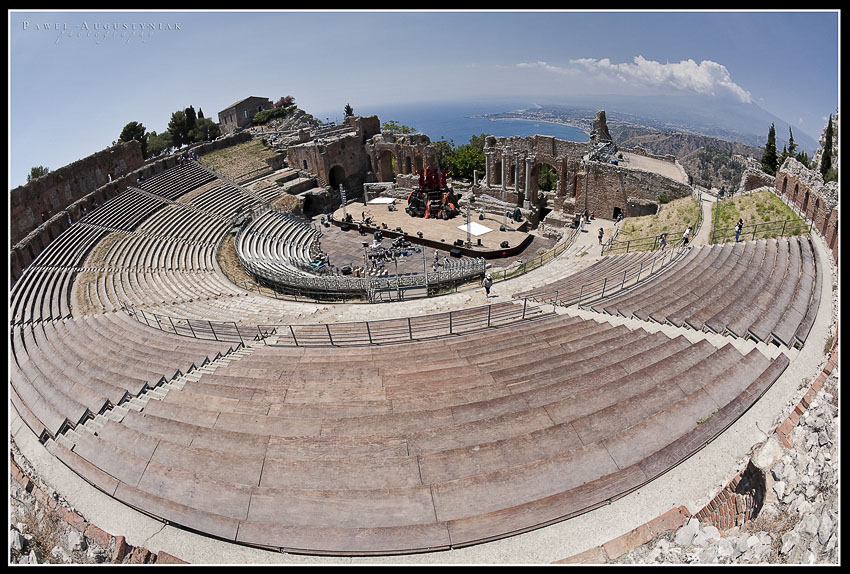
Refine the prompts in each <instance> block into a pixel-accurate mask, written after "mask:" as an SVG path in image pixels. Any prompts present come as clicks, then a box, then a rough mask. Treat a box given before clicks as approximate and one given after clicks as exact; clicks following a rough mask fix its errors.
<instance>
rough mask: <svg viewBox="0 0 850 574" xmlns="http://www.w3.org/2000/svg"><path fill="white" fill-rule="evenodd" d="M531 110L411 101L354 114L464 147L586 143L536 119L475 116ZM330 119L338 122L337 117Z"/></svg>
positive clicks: (576, 133)
mask: <svg viewBox="0 0 850 574" xmlns="http://www.w3.org/2000/svg"><path fill="white" fill-rule="evenodd" d="M532 107H533V104H528V103H525V104H521V103H516V102H482V101H458V102H413V103H404V104H383V105H370V106H362V107H361V108H354V113H355V114H357V115H359V116H371V115H377V116H378V119H380V120H381V124H383V123H385V122H389V121H395V122H396V123H398V124H399V125H406V126H409V127H412V128H415V131H416V133H422V134H425V135H427V136H428V137H429V138H430V139H431V141H432V142H433V141H439V140H441V139H445V140H446V141H452V142H454V145H455V146H459V145H463V144H467V143H469V139H470V138H471V137H473V136H477V135H481V134H487V135H492V136H497V137H511V136H519V137H529V136H533V135H535V134H540V135H548V136H554V137H556V138H558V139H562V140H567V141H574V142H586V141H588V139H589V137H588V134H586V133H585V132H584V131H582V130H580V129H578V128H575V127H573V126H567V125H563V124H555V123H551V122H542V121H535V120H521V119H490V118H482V117H475V116H481V115H484V114H498V113H502V112H510V111H515V110H518V109H529V108H532ZM337 115H338V114H337ZM317 117H320V118H321V117H322V116H321V115H319V116H317ZM331 119H337V121H338V120H339V119H340V118H331Z"/></svg>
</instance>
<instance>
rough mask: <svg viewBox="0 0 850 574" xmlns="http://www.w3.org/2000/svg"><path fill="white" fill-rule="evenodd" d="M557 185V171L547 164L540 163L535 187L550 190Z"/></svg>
mask: <svg viewBox="0 0 850 574" xmlns="http://www.w3.org/2000/svg"><path fill="white" fill-rule="evenodd" d="M557 185H558V173H557V172H556V171H555V168H554V167H552V166H551V165H548V164H545V163H543V164H540V169H539V170H538V174H537V188H538V189H540V191H552V190H553V189H555V188H556V187H557Z"/></svg>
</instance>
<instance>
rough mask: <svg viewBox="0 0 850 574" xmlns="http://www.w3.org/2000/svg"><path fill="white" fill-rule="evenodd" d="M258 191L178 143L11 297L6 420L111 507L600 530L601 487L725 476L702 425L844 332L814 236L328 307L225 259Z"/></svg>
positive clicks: (411, 529) (377, 548) (265, 543)
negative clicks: (165, 161)
mask: <svg viewBox="0 0 850 574" xmlns="http://www.w3.org/2000/svg"><path fill="white" fill-rule="evenodd" d="M265 203H267V198H265V197H263V196H262V195H259V194H255V193H252V192H249V191H247V190H246V189H245V188H244V187H241V186H239V185H237V184H235V183H233V182H230V181H228V180H226V179H225V178H223V177H221V176H219V175H218V174H216V173H215V172H212V171H210V170H209V169H207V168H205V167H203V166H202V165H201V164H200V163H198V162H196V161H191V160H190V161H186V162H183V163H181V164H180V165H177V166H175V167H172V168H170V169H167V170H165V171H163V172H162V173H160V174H157V175H156V176H155V177H151V178H149V179H147V180H145V181H142V182H139V183H138V184H137V185H133V186H130V187H128V188H127V189H126V190H125V191H124V192H122V193H120V194H119V195H117V196H116V197H114V198H113V199H111V200H109V201H108V202H106V203H105V204H103V205H101V206H99V207H98V208H97V209H96V210H94V211H91V212H90V213H89V214H88V215H86V216H85V217H83V218H82V219H80V220H79V221H76V222H74V224H73V225H71V226H70V227H69V228H68V229H67V230H65V231H64V232H63V233H62V234H61V235H60V236H58V237H57V238H56V239H55V240H54V241H52V242H51V243H50V244H49V245H48V246H47V248H46V249H44V251H42V252H41V254H40V255H39V256H38V257H37V258H36V260H35V261H33V262H32V263H31V264H30V265H28V266H27V267H26V269H25V270H24V272H23V273H22V275H21V277H20V278H19V279H18V280H17V281H16V282H15V283H14V285H13V286H12V289H11V292H10V316H11V325H10V354H9V364H10V366H9V370H10V387H9V395H10V402H11V405H12V407H13V409H11V410H10V412H11V416H12V418H13V422H12V425H13V430H15V431H17V432H18V433H23V432H27V433H30V435H32V436H33V437H35V438H36V439H37V441H38V443H40V444H39V447H43V449H46V452H47V453H49V454H45V455H44V456H46V457H48V458H51V459H55V460H58V461H61V463H62V464H64V465H65V466H66V467H67V469H70V471H71V472H72V473H73V475H75V476H78V477H79V478H81V479H82V480H83V481H85V486H86V488H89V489H92V488H93V489H96V491H97V492H98V493H100V495H101V496H104V497H107V499H108V500H109V501H111V503H112V504H114V503H115V501H117V503H120V505H121V507H127V508H128V509H133V510H135V511H138V513H141V515H144V516H145V517H147V518H148V519H151V520H154V521H159V522H160V523H161V524H166V525H168V526H169V528H173V529H176V530H179V531H182V532H187V533H193V535H196V536H197V537H199V538H200V539H209V540H211V541H215V542H217V543H222V542H229V543H233V544H235V545H237V546H234V547H236V548H238V547H239V546H238V545H244V546H247V547H252V548H261V549H272V550H277V551H283V552H288V553H289V552H291V553H298V554H315V555H334V556H371V557H376V556H382V555H401V554H416V553H425V552H437V551H454V550H456V549H461V548H464V547H472V546H477V547H481V548H486V547H488V544H487V543H491V542H492V541H499V540H524V542H520V543H521V544H526V545H530V544H533V542H532V541H531V539H529V538H523V536H531V535H532V534H534V533H536V532H544V531H546V530H547V527H549V528H551V525H559V524H568V523H571V522H572V521H575V520H578V519H582V520H584V522H576V523H577V524H582V525H583V526H582V528H584V529H586V530H594V529H596V530H603V531H607V532H608V533H609V534H608V537H609V538H613V537H614V536H616V535H617V534H619V533H620V532H622V531H624V530H623V529H625V530H628V529H629V528H632V527H633V526H634V524H632V525H629V524H628V523H627V522H624V523H623V524H622V525H621V524H611V523H607V522H605V521H607V520H610V518H604V517H603V518H599V519H598V520H601V521H603V522H602V523H598V522H597V523H596V525H595V526H592V527H588V526H587V525H588V524H593V519H592V517H593V516H598V515H594V511H596V510H597V509H605V508H606V507H612V505H615V504H616V503H617V502H618V501H619V500H621V499H623V500H633V499H634V497H635V496H637V495H639V494H640V493H641V492H642V489H646V488H652V485H656V488H657V485H659V484H662V485H663V484H665V483H664V480H670V479H671V477H673V476H674V475H675V471H676V470H677V469H681V468H687V469H688V470H687V472H689V473H692V474H693V475H695V476H694V478H695V480H697V479H698V478H699V477H698V476H696V475H699V474H701V471H700V469H701V468H702V471H703V472H704V474H705V475H706V476H710V477H712V478H711V480H713V481H715V482H716V481H719V480H721V479H723V478H724V476H725V473H728V472H730V471H733V470H734V468H732V467H730V468H726V469H718V468H715V467H714V466H713V465H712V464H711V462H710V461H711V458H710V457H709V456H708V455H707V454H706V453H707V452H709V451H710V447H711V446H712V445H717V444H719V441H720V437H722V435H723V434H724V433H726V432H727V429H730V428H731V427H733V426H734V425H735V424H736V423H738V421H740V420H741V419H742V417H744V416H745V414H746V413H748V412H749V411H750V410H751V409H752V408H753V407H754V405H756V404H757V403H758V402H759V401H760V400H762V399H763V398H764V397H768V396H771V397H772V398H770V401H772V403H771V404H772V406H771V408H772V409H773V411H772V414H771V415H770V416H773V417H779V416H782V415H783V412H782V410H783V409H784V408H785V406H786V405H785V403H786V402H787V401H788V400H790V399H791V398H792V397H791V396H790V395H792V394H793V391H795V390H796V388H797V385H798V383H799V380H800V378H801V377H800V375H799V373H800V372H802V373H804V375H803V376H806V375H805V373H806V372H807V371H813V370H814V369H816V368H817V364H816V362H812V357H820V356H822V354H823V351H822V349H823V341H824V340H825V338H826V336H827V335H828V333H827V330H828V328H829V327H828V323H829V320H828V319H826V322H824V319H823V317H824V316H825V315H826V316H828V315H829V314H830V310H831V307H832V304H831V301H830V299H831V297H832V291H831V286H832V278H831V274H830V267H829V266H830V260H829V256H828V255H826V254H825V249H824V247H823V244H822V240H821V239H819V238H818V237H817V236H815V235H811V236H810V235H803V236H797V237H783V238H778V239H767V240H756V241H742V242H740V243H728V244H722V245H713V246H709V245H695V246H693V247H691V248H684V249H683V248H680V247H674V248H671V249H670V250H669V255H666V254H665V256H664V258H662V257H661V255H659V254H658V253H656V252H639V253H631V254H627V255H615V256H608V257H602V258H599V259H598V260H596V261H595V262H594V263H593V264H592V265H587V260H586V259H585V261H584V264H583V265H581V266H578V265H577V264H573V263H572V262H571V257H572V256H574V255H575V252H573V251H571V250H569V249H568V250H567V251H566V252H565V253H564V254H563V255H561V256H560V257H559V258H558V261H557V262H553V263H552V264H549V265H547V266H546V267H544V268H541V269H540V270H538V271H537V272H535V273H536V274H535V273H530V274H528V275H526V276H521V277H519V278H517V279H511V280H509V281H506V282H504V283H499V284H497V290H498V291H499V293H500V297H499V298H498V301H499V303H497V304H491V303H489V302H488V300H485V299H483V297H482V293H481V289H480V288H479V287H477V286H473V287H472V288H471V289H468V290H463V289H461V290H460V291H459V292H458V293H456V294H453V295H447V296H443V297H440V298H436V299H435V298H430V299H426V300H421V301H418V302H411V303H409V304H406V303H392V304H382V305H368V304H359V305H358V304H347V305H341V304H340V305H335V304H330V303H324V304H317V303H314V302H313V303H311V302H303V301H293V300H291V299H283V298H280V299H278V298H274V297H269V296H266V295H263V294H259V293H257V292H252V291H250V290H247V289H245V288H243V287H241V286H239V285H236V284H234V283H233V282H231V281H229V280H228V279H227V278H226V277H225V276H224V274H223V273H222V271H221V269H220V268H219V266H218V263H217V260H216V252H217V249H218V248H219V245H220V243H221V242H222V241H223V239H224V238H225V237H228V236H229V233H230V232H231V229H232V225H233V221H234V217H235V216H237V215H238V214H244V213H247V212H249V211H250V210H252V209H256V208H258V207H261V206H263V205H264V204H265ZM315 234H316V230H315V229H313V228H312V227H311V226H309V225H305V224H303V223H302V222H299V221H297V220H295V219H287V218H281V219H279V220H278V221H277V222H276V223H274V224H270V227H269V228H268V229H264V230H259V231H257V233H256V234H255V236H254V237H253V238H252V240H253V241H254V242H253V243H246V244H245V245H244V246H243V247H242V249H243V250H244V252H246V253H247V252H250V253H251V254H252V256H253V258H254V259H259V260H267V261H275V262H277V263H278V264H279V265H280V266H281V268H280V271H281V273H286V274H291V275H292V276H297V275H298V269H299V266H298V265H297V262H298V261H299V260H301V261H302V262H304V261H309V258H310V256H309V247H310V245H311V243H312V241H314V240H315ZM575 259H576V260H578V258H575ZM287 265H289V266H291V268H287ZM620 279H622V281H620ZM600 285H601V286H602V287H601V289H599V288H597V287H598V286H600ZM594 286H597V287H594ZM606 286H607V290H606ZM314 312H315V316H314V315H313V314H314ZM812 338H813V339H815V340H816V343H814V344H815V347H816V348H815V349H814V350H812V348H811V347H812V345H811V344H810V343H809V341H810V339H812ZM801 363H805V364H801ZM783 377H786V378H788V377H790V378H793V379H796V380H794V381H789V382H787V383H784V384H782V385H778V384H777V382H778V381H781V380H783ZM771 393H772V395H771ZM785 414H787V413H785ZM18 420H20V421H22V422H23V425H19V426H17V427H16V426H15V421H18ZM761 430H763V431H765V432H769V429H766V428H762V429H761ZM22 436H23V435H21V434H19V435H18V437H17V439H16V440H18V441H19V442H20V441H21V437H22ZM33 442H34V441H33ZM30 448H31V449H32V448H35V447H30ZM724 448H726V447H724ZM706 449H709V450H706ZM745 450H746V448H744V449H743V451H742V452H744V453H745ZM742 452H739V453H737V455H740V454H742ZM703 456H705V457H706V458H705V461H703V462H701V461H702V457H703ZM733 456H734V455H733ZM685 463H687V464H685ZM706 465H707V466H706ZM694 469H696V472H694ZM676 481H677V482H682V481H684V479H682V478H681V477H677V478H676ZM697 482H698V480H697ZM55 486H56V488H57V489H58V490H59V491H60V492H61V491H62V489H63V488H64V487H63V485H55ZM717 486H718V488H719V487H720V486H722V484H719V483H718V484H717ZM76 488H78V487H77V486H74V487H71V486H67V489H68V490H69V491H70V490H72V489H76ZM665 488H666V487H665ZM710 494H711V493H710V492H703V493H702V495H705V496H709V495H710ZM72 495H73V494H72V493H70V492H69V496H72ZM675 496H676V495H675V493H673V492H672V491H671V492H670V497H671V500H670V504H669V506H667V508H662V510H661V511H660V512H657V513H656V515H658V514H661V513H662V512H663V511H664V510H666V509H669V508H671V507H673V506H676V505H678V504H682V502H681V501H677V500H676V499H675ZM662 507H663V505H662ZM646 508H647V510H646V512H655V508H658V507H657V506H655V507H653V506H652V505H647V507H646ZM636 514H637V515H640V513H636ZM103 527H104V528H109V525H106V526H103ZM120 534H122V535H124V536H127V538H128V540H131V539H132V536H133V533H132V532H120ZM136 543H141V541H137V542H136ZM571 549H572V550H575V551H579V550H581V548H578V547H576V546H571V545H570V543H569V541H565V542H564V543H563V545H562V547H561V549H559V550H557V551H556V555H558V553H559V555H560V556H567V555H569V554H570V553H571ZM234 552H237V553H238V551H235V550H234ZM501 559H502V560H503V561H506V562H510V561H513V560H512V559H511V558H510V557H508V556H504V557H502V558H501ZM470 560H472V561H476V559H475V558H471V559H470ZM519 560H520V561H528V560H529V559H528V558H527V556H526V557H525V558H519Z"/></svg>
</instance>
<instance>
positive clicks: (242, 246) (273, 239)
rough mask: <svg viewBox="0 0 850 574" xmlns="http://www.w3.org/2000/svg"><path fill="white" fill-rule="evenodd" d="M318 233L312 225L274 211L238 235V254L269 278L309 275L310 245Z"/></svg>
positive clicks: (260, 217) (253, 222) (256, 219)
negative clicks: (294, 274) (307, 273)
mask: <svg viewBox="0 0 850 574" xmlns="http://www.w3.org/2000/svg"><path fill="white" fill-rule="evenodd" d="M318 235H319V234H318V233H317V232H316V230H315V229H313V228H312V227H311V226H310V225H309V224H307V223H306V222H304V221H301V220H299V219H295V218H293V217H289V216H287V215H285V214H281V213H278V212H274V211H269V212H266V213H264V214H262V215H260V216H258V217H255V218H254V219H253V220H252V221H251V223H250V224H249V225H248V227H246V228H245V230H244V231H243V232H242V233H240V234H239V235H238V240H237V242H236V252H237V254H238V255H239V258H240V259H241V260H242V261H245V262H248V263H249V264H253V265H254V266H256V267H257V269H258V271H259V272H260V273H262V272H263V271H267V272H268V273H267V275H274V274H277V273H298V274H301V273H306V272H305V271H303V270H302V269H303V268H305V267H306V268H309V265H310V261H311V257H310V246H311V245H312V243H313V241H315V240H316V238H317V237H318Z"/></svg>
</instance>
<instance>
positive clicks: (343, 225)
mask: <svg viewBox="0 0 850 574" xmlns="http://www.w3.org/2000/svg"><path fill="white" fill-rule="evenodd" d="M339 228H340V229H342V230H343V231H348V224H347V223H342V224H341V225H340V226H339Z"/></svg>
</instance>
